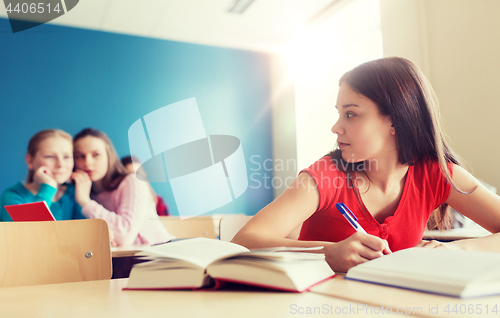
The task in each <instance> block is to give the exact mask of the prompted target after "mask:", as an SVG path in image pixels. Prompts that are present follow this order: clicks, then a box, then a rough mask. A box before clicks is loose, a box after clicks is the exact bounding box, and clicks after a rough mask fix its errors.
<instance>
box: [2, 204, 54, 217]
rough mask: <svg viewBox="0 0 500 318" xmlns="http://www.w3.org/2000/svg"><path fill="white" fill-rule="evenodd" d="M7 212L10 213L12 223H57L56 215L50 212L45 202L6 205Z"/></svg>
mask: <svg viewBox="0 0 500 318" xmlns="http://www.w3.org/2000/svg"><path fill="white" fill-rule="evenodd" d="M5 210H7V213H9V215H10V217H11V218H12V221H23V222H32V221H33V222H34V221H55V218H54V215H52V212H50V209H49V207H48V205H47V203H46V202H45V201H40V202H33V203H24V204H14V205H6V206H5Z"/></svg>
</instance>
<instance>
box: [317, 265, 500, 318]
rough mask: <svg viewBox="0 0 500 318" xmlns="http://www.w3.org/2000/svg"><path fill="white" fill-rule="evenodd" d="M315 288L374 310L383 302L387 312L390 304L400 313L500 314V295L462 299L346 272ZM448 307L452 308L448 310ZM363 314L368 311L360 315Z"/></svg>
mask: <svg viewBox="0 0 500 318" xmlns="http://www.w3.org/2000/svg"><path fill="white" fill-rule="evenodd" d="M311 291H312V292H313V293H318V294H321V295H328V296H331V297H336V298H341V299H345V300H347V301H351V302H355V303H359V304H368V305H369V306H371V307H373V309H374V310H375V308H378V310H380V308H381V306H384V308H385V311H384V312H386V311H387V310H388V308H389V307H390V308H391V310H392V312H393V313H397V312H398V310H399V312H400V313H399V316H400V317H401V316H407V315H408V313H409V314H412V315H418V316H423V317H432V318H436V317H447V318H450V317H460V318H465V317H483V316H484V317H498V316H499V315H500V296H491V297H480V298H473V299H459V298H453V297H447V296H440V295H434V294H429V293H423V292H417V291H412V290H406V289H401V288H396V287H389V286H381V285H376V284H370V283H363V282H357V281H352V280H348V279H343V275H338V276H337V277H336V278H334V279H331V280H329V281H326V282H324V283H322V284H320V285H317V286H315V287H313V288H312V289H311ZM447 309H448V312H446V310H447ZM487 310H488V313H487V312H486V311H487ZM492 310H496V312H493V311H492ZM405 311H406V312H405ZM363 313H364V312H363ZM368 313H370V312H368ZM380 315H381V312H380V311H379V316H380ZM362 316H364V315H361V316H360V317H362Z"/></svg>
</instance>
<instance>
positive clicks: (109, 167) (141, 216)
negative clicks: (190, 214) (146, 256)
mask: <svg viewBox="0 0 500 318" xmlns="http://www.w3.org/2000/svg"><path fill="white" fill-rule="evenodd" d="M74 157H75V168H76V171H75V172H74V173H73V179H74V180H75V184H76V192H75V198H76V201H77V202H78V204H80V206H81V207H82V213H83V214H84V215H85V216H86V217H89V218H99V219H103V220H105V221H106V222H107V223H108V226H109V229H110V234H111V235H112V236H113V238H114V243H115V244H116V245H117V246H121V245H142V244H155V243H162V242H166V241H168V240H169V239H171V238H172V235H170V234H169V233H168V232H167V231H166V229H165V227H164V226H163V224H162V223H161V221H160V220H159V218H158V215H157V214H156V209H155V203H154V201H153V198H152V196H151V191H150V189H149V186H148V183H147V182H144V181H141V180H139V179H137V177H136V176H135V175H134V174H129V173H128V171H127V170H126V169H125V168H124V167H123V165H122V164H121V162H120V160H119V159H118V156H117V154H116V151H115V149H114V147H113V144H112V143H111V140H110V139H109V138H108V136H107V135H106V134H105V133H103V132H101V131H99V130H95V129H92V128H86V129H83V130H82V131H81V132H79V133H78V134H76V135H75V137H74Z"/></svg>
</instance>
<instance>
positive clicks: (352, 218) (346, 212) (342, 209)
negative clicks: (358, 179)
mask: <svg viewBox="0 0 500 318" xmlns="http://www.w3.org/2000/svg"><path fill="white" fill-rule="evenodd" d="M335 206H336V207H337V210H339V211H340V213H342V215H343V216H344V217H345V219H346V220H347V221H348V222H349V223H350V224H351V225H352V227H353V228H354V229H355V230H356V231H357V232H361V233H366V231H365V229H363V228H362V227H361V225H359V223H358V218H357V217H356V216H355V215H354V214H353V213H352V212H351V210H349V208H348V207H347V206H346V205H345V204H344V203H337V204H336V205H335Z"/></svg>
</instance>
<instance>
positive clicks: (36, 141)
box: [26, 129, 73, 183]
mask: <svg viewBox="0 0 500 318" xmlns="http://www.w3.org/2000/svg"><path fill="white" fill-rule="evenodd" d="M52 137H61V138H65V139H67V140H68V141H69V142H70V143H71V144H72V141H73V138H72V137H71V135H70V134H68V133H67V132H65V131H63V130H60V129H45V130H42V131H39V132H37V133H36V134H34V135H33V137H31V139H30V141H29V142H28V150H27V152H26V153H27V154H28V155H30V156H31V158H35V156H36V153H37V152H38V150H39V149H40V143H41V142H42V141H44V140H45V139H47V138H52ZM34 174H35V171H34V170H32V169H29V170H28V177H27V178H26V183H31V182H33V175H34Z"/></svg>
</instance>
